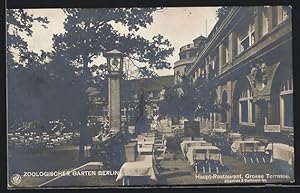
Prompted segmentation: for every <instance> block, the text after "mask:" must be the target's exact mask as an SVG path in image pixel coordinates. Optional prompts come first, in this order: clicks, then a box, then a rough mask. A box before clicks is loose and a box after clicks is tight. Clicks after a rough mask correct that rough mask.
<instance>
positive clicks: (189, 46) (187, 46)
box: [180, 43, 197, 52]
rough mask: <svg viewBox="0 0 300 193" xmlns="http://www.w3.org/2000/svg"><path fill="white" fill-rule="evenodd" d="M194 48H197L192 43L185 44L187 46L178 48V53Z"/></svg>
mask: <svg viewBox="0 0 300 193" xmlns="http://www.w3.org/2000/svg"><path fill="white" fill-rule="evenodd" d="M194 48H197V46H196V45H195V44H194V43H192V44H187V45H185V46H182V47H181V48H180V52H182V51H185V50H189V49H194Z"/></svg>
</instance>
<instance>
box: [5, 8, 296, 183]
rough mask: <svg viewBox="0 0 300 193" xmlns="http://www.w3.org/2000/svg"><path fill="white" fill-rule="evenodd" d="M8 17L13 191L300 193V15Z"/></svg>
mask: <svg viewBox="0 0 300 193" xmlns="http://www.w3.org/2000/svg"><path fill="white" fill-rule="evenodd" d="M6 19H7V52H6V53H7V61H6V66H7V67H6V68H7V152H8V155H7V157H8V160H7V164H8V176H7V181H8V185H7V186H8V188H12V189H13V188H28V187H30V188H61V187H64V188H68V187H69V188H74V187H75V188H76V187H124V186H126V187H138V186H141V187H144V186H149V187H164V186H168V187H173V186H174V187H176V186H183V185H190V186H204V185H228V184H232V185H247V184H257V185H262V184H277V183H279V184H292V183H294V181H295V180H294V163H295V158H294V117H293V68H292V66H293V64H292V61H293V60H292V6H252V7H251V6H250V7H249V6H247V7H246V6H245V7H236V6H235V7H233V6H232V7H231V6H219V7H203V6H199V7H152V8H138V7H135V8H134V7H132V8H64V9H63V8H61V9H58V8H55V9H54V8H52V9H46V8H41V9H7V15H6Z"/></svg>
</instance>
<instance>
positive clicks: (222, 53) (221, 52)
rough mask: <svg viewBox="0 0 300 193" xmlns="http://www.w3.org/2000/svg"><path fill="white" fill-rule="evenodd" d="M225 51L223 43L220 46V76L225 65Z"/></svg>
mask: <svg viewBox="0 0 300 193" xmlns="http://www.w3.org/2000/svg"><path fill="white" fill-rule="evenodd" d="M224 52H225V50H224V45H223V43H221V44H220V45H219V74H220V73H221V72H222V65H223V64H224V63H225V57H224V56H225V53H224Z"/></svg>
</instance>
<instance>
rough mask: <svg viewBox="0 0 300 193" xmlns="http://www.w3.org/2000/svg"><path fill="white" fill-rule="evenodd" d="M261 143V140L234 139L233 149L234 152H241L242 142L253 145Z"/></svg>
mask: <svg viewBox="0 0 300 193" xmlns="http://www.w3.org/2000/svg"><path fill="white" fill-rule="evenodd" d="M258 143H259V141H255V140H254V141H234V142H233V143H232V145H231V146H230V147H231V150H232V152H234V153H236V152H241V145H242V144H251V145H253V147H255V145H257V144H258Z"/></svg>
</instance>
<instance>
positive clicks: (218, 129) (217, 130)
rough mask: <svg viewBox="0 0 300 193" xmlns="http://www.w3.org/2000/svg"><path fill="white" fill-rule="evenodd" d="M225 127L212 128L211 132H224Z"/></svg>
mask: <svg viewBox="0 0 300 193" xmlns="http://www.w3.org/2000/svg"><path fill="white" fill-rule="evenodd" d="M225 132H226V129H223V128H215V129H213V133H225Z"/></svg>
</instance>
